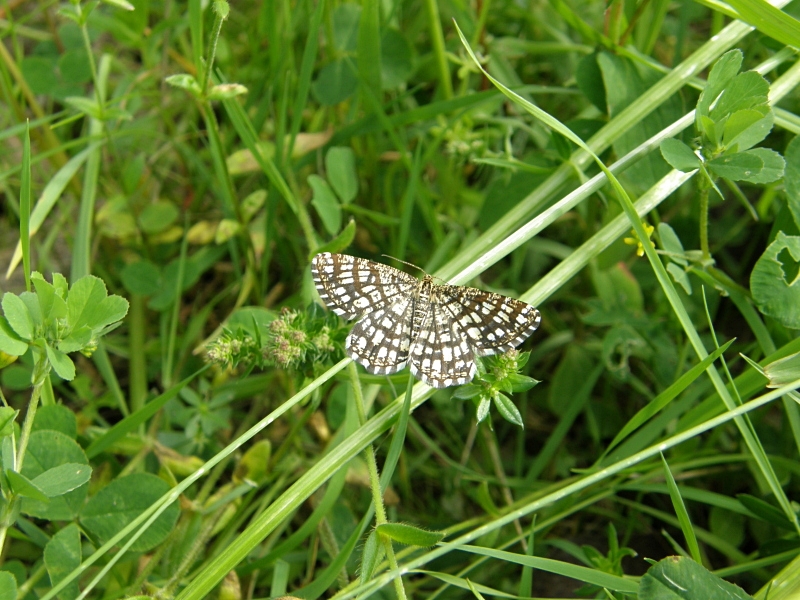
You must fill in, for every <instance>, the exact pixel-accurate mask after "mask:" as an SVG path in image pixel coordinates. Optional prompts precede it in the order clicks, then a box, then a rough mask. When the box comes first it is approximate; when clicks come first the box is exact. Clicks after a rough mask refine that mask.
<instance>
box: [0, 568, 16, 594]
mask: <svg viewBox="0 0 800 600" xmlns="http://www.w3.org/2000/svg"><path fill="white" fill-rule="evenodd" d="M0 600H17V580H16V578H15V577H14V576H13V575H12V574H11V573H9V572H8V571H0Z"/></svg>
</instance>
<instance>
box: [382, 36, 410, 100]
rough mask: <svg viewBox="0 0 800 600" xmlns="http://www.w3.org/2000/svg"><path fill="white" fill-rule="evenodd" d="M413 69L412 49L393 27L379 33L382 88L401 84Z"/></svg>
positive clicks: (386, 88) (404, 37) (406, 79)
mask: <svg viewBox="0 0 800 600" xmlns="http://www.w3.org/2000/svg"><path fill="white" fill-rule="evenodd" d="M413 71H414V49H413V47H412V46H411V44H409V43H408V40H407V39H406V36H405V35H403V33H402V32H400V31H398V30H397V29H395V28H393V27H385V28H383V32H382V33H381V83H382V84H383V89H384V90H390V89H393V88H396V87H398V86H401V85H403V84H404V83H406V82H407V81H408V78H409V77H410V76H411V74H412V73H413Z"/></svg>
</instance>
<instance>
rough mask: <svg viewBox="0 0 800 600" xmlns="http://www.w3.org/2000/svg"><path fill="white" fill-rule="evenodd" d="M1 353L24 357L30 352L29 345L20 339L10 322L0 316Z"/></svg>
mask: <svg viewBox="0 0 800 600" xmlns="http://www.w3.org/2000/svg"><path fill="white" fill-rule="evenodd" d="M0 351H2V352H5V353H6V354H10V355H12V356H22V355H23V354H25V352H27V351H28V343H27V342H24V341H22V340H21V339H20V337H19V335H17V332H16V331H14V330H13V329H12V328H11V325H10V324H9V323H8V320H7V319H6V318H5V317H2V316H0Z"/></svg>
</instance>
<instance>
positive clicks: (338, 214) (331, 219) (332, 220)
mask: <svg viewBox="0 0 800 600" xmlns="http://www.w3.org/2000/svg"><path fill="white" fill-rule="evenodd" d="M308 184H309V185H310V186H311V189H312V190H313V191H314V197H313V198H312V199H311V204H313V205H314V208H316V209H317V214H319V216H320V218H321V219H322V224H323V225H324V226H325V229H326V230H327V231H328V233H330V234H331V235H336V234H337V233H338V232H339V229H340V228H341V226H342V209H341V207H340V206H339V201H338V200H337V199H336V196H335V195H334V193H333V190H332V189H331V187H330V186H329V185H328V182H327V181H325V180H324V179H323V178H322V177H320V176H319V175H309V176H308Z"/></svg>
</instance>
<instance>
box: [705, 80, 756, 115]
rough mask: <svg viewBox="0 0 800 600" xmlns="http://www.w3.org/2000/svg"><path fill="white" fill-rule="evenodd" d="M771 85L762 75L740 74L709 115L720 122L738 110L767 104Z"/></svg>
mask: <svg viewBox="0 0 800 600" xmlns="http://www.w3.org/2000/svg"><path fill="white" fill-rule="evenodd" d="M767 94H769V83H767V80H766V79H764V77H763V76H762V75H761V74H760V73H756V72H755V71H746V72H744V73H739V74H738V75H737V76H736V77H734V78H733V79H732V80H731V82H730V83H729V84H728V85H727V86H725V90H724V91H723V92H722V95H721V96H720V97H719V99H718V100H717V103H716V104H715V105H714V107H713V108H712V109H711V111H710V112H709V113H708V116H709V117H711V118H712V119H713V120H714V121H716V122H718V123H719V121H720V120H721V119H723V118H725V117H727V116H728V115H730V114H733V113H735V112H736V111H738V110H744V109H747V108H752V107H754V106H758V105H759V104H766V103H767Z"/></svg>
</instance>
